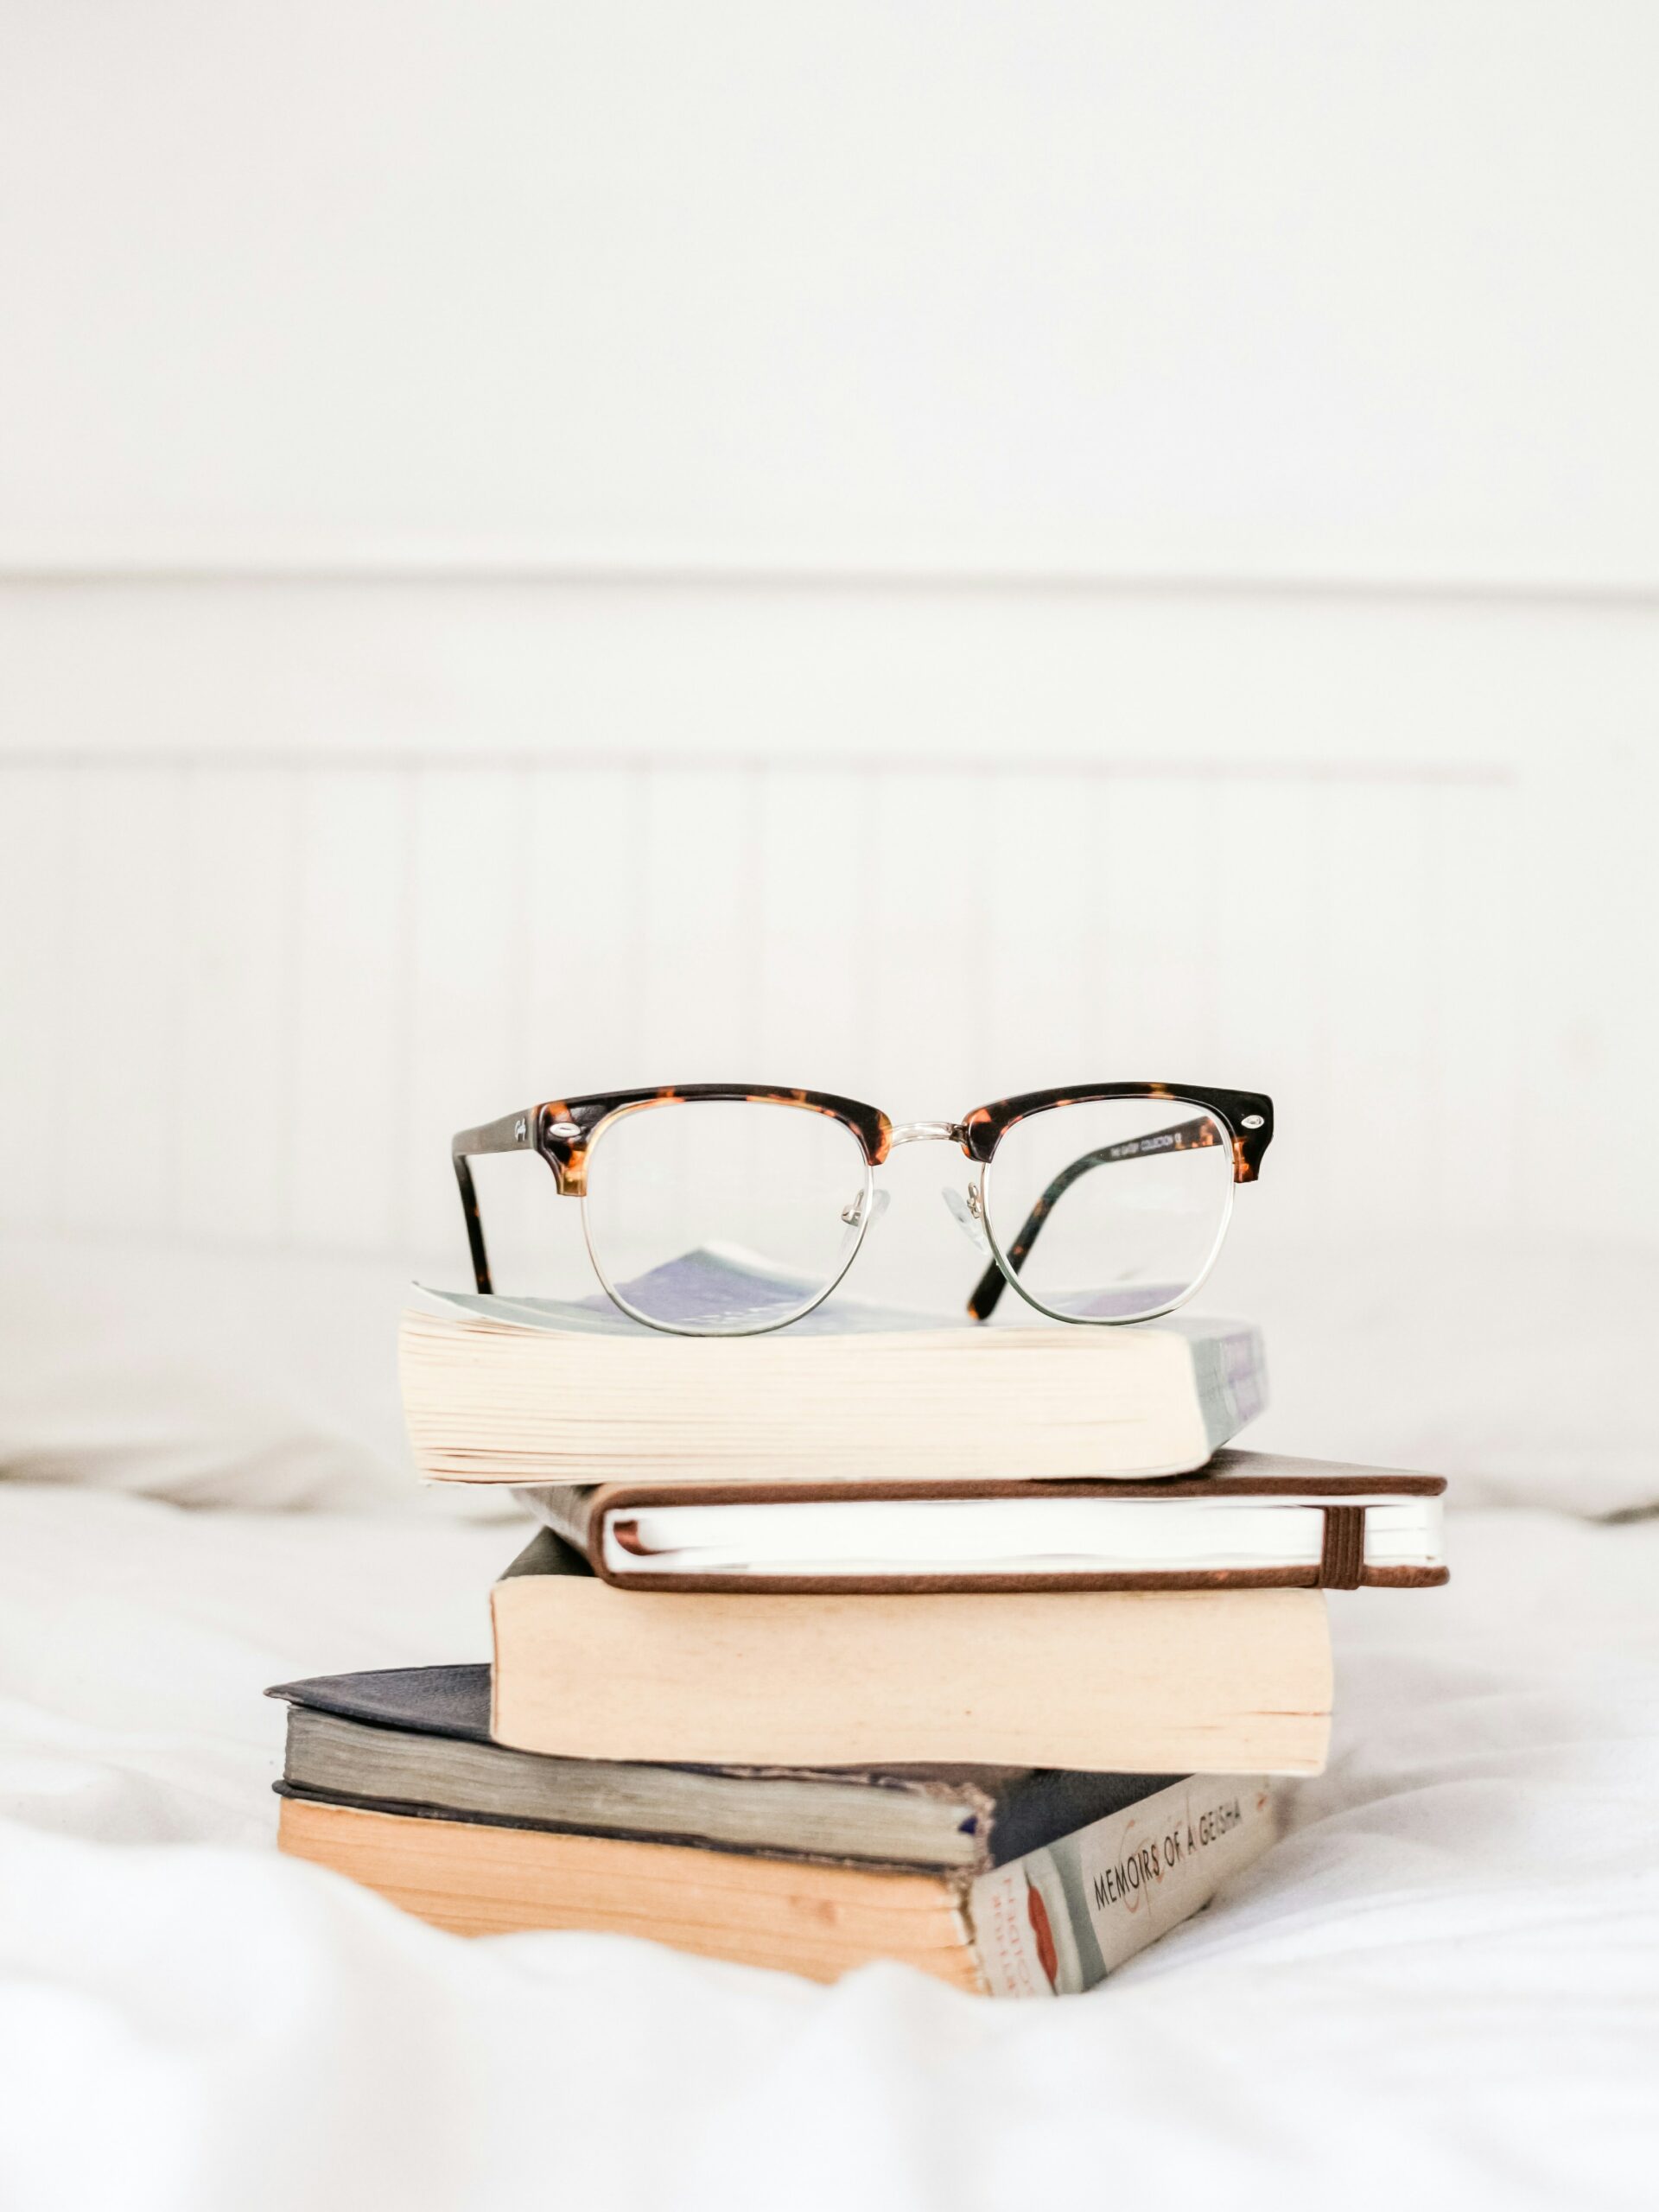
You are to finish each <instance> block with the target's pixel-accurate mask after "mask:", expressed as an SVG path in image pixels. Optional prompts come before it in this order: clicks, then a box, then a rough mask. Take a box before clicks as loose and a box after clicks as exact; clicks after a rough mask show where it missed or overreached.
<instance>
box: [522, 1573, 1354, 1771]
mask: <svg viewBox="0 0 1659 2212" xmlns="http://www.w3.org/2000/svg"><path fill="white" fill-rule="evenodd" d="M492 1606H493V1620H494V1630H495V1669H494V1707H493V1716H492V1722H491V1726H492V1730H493V1733H494V1735H495V1737H496V1739H497V1740H498V1742H500V1743H504V1744H511V1745H516V1746H518V1748H519V1749H521V1750H524V1751H550V1752H556V1753H561V1754H563V1755H565V1756H568V1757H572V1758H607V1759H661V1760H669V1761H678V1762H682V1763H689V1764H718V1765H757V1766H767V1765H774V1764H775V1765H786V1766H820V1765H828V1766H851V1765H892V1764H901V1763H908V1762H911V1761H917V1762H925V1763H928V1764H957V1763H969V1764H981V1765H988V1766H1039V1767H1050V1766H1052V1767H1073V1768H1082V1769H1086V1770H1092V1771H1096V1772H1113V1771H1116V1772H1119V1773H1131V1774H1236V1773H1262V1774H1317V1773H1318V1772H1319V1770H1320V1769H1321V1768H1322V1767H1323V1765H1324V1764H1325V1752H1326V1747H1327V1743H1328V1739H1329V1734H1330V1722H1331V1701H1332V1672H1331V1644H1330V1634H1329V1630H1328V1627H1327V1624H1326V1619H1325V1599H1324V1595H1323V1593H1322V1592H1319V1591H1317V1590H1247V1591H1225V1590H1223V1591H1171V1592H1166V1591H1144V1592H1142V1591H1135V1592H1123V1591H1053V1592H1035V1593H1033V1592H1007V1593H1000V1592H999V1593H980V1592H969V1593H951V1594H944V1595H924V1596H917V1595H902V1594H900V1595H894V1596H891V1597H888V1596H884V1595H876V1596H856V1597H792V1596H784V1597H770V1596H763V1595H750V1594H743V1595H740V1596H736V1597H726V1596H721V1595H715V1594H709V1593H703V1592H699V1593H696V1594H695V1595H683V1594H679V1593H671V1592H661V1593H652V1594H651V1595H649V1596H645V1595H640V1594H639V1593H637V1592H629V1591H624V1590H617V1589H613V1587H612V1586H610V1585H609V1584H608V1583H606V1582H601V1581H600V1580H597V1579H595V1578H593V1577H590V1576H582V1575H575V1574H518V1575H513V1576H511V1577H509V1578H508V1579H507V1580H505V1581H502V1582H499V1583H498V1584H497V1585H496V1586H495V1589H494V1592H493V1597H492Z"/></svg>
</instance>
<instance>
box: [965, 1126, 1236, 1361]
mask: <svg viewBox="0 0 1659 2212" xmlns="http://www.w3.org/2000/svg"><path fill="white" fill-rule="evenodd" d="M984 1196H985V1224H986V1227H987V1229H988V1231H989V1233H990V1237H991V1242H992V1243H993V1244H994V1245H995V1247H996V1249H997V1252H998V1253H999V1255H1001V1258H1002V1260H1003V1261H1004V1262H1005V1264H1006V1266H1007V1268H1008V1270H1009V1271H1010V1272H1011V1273H1012V1274H1014V1276H1015V1277H1016V1278H1017V1279H1018V1281H1019V1283H1020V1288H1021V1289H1022V1290H1023V1291H1024V1293H1025V1294H1026V1295H1027V1297H1028V1298H1029V1299H1030V1300H1032V1301H1033V1304H1035V1305H1037V1306H1041V1307H1042V1308H1043V1310H1044V1311H1045V1312H1046V1313H1052V1314H1056V1315H1058V1317H1059V1318H1060V1319H1064V1320H1069V1321H1134V1320H1140V1319H1145V1318H1146V1317H1147V1315H1149V1314H1153V1313H1165V1312H1166V1311H1167V1310H1168V1309H1169V1308H1170V1307H1171V1306H1179V1304H1180V1303H1181V1301H1182V1300H1184V1299H1185V1298H1189V1297H1191V1295H1192V1293H1193V1291H1194V1290H1196V1289H1197V1287H1198V1285H1199V1283H1201V1282H1202V1281H1203V1280H1204V1278H1205V1275H1206V1274H1208V1273H1209V1271H1210V1268H1211V1265H1212V1264H1213V1262H1214V1261H1215V1257H1216V1254H1217V1251H1218V1250H1219V1249H1220V1247H1221V1240H1222V1238H1223V1236H1224V1235H1225V1233H1226V1229H1227V1222H1228V1217H1229V1216H1230V1213H1231V1211H1232V1202H1233V1153H1232V1143H1231V1140H1230V1136H1229V1134H1228V1132H1227V1129H1226V1128H1225V1127H1224V1124H1223V1123H1222V1122H1220V1121H1218V1120H1217V1117H1216V1116H1214V1115H1213V1114H1211V1113H1210V1112H1209V1111H1208V1110H1207V1109H1205V1107H1202V1106H1199V1105H1198V1104H1196V1103H1193V1102H1192V1101H1190V1100H1186V1099H1181V1098H1151V1097H1146V1098H1141V1097H1136V1098H1109V1099H1097V1100H1092V1101H1087V1102H1079V1103H1077V1104H1074V1105H1070V1106H1055V1107H1051V1108H1050V1109H1048V1110H1047V1111H1046V1112H1044V1113H1040V1114H1033V1115H1030V1116H1027V1118H1026V1119H1025V1120H1024V1121H1022V1122H1015V1123H1014V1126H1013V1127H1012V1128H1010V1129H1008V1130H1007V1133H1006V1135H1004V1136H1003V1137H1002V1139H1001V1141H1000V1142H999V1144H998V1145H997V1147H996V1151H995V1155H994V1157H993V1159H992V1160H991V1164H990V1168H989V1170H988V1173H987V1174H986V1177H985V1194H984Z"/></svg>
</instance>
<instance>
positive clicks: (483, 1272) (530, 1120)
mask: <svg viewBox="0 0 1659 2212" xmlns="http://www.w3.org/2000/svg"><path fill="white" fill-rule="evenodd" d="M536 1116H537V1109H536V1108H535V1107H534V1106H531V1107H527V1108H526V1109H525V1110H524V1112H523V1113H522V1114H504V1115H503V1116H502V1117H501V1119H500V1120H499V1122H482V1123H480V1126H479V1127H478V1128H475V1129H457V1130H456V1132H455V1134H454V1136H453V1137H451V1138H450V1140H449V1158H450V1160H451V1163H452V1164H453V1166H454V1171H455V1181H456V1184H457V1185H458V1186H459V1188H460V1191H461V1212H462V1214H463V1215H464V1216H465V1217H466V1221H467V1249H468V1251H469V1252H470V1253H471V1254H472V1257H473V1281H474V1283H475V1284H476V1285H477V1286H478V1290H479V1294H480V1296H481V1297H484V1298H487V1297H489V1295H490V1294H491V1292H492V1290H493V1287H494V1286H493V1284H492V1282H491V1281H490V1255H489V1253H488V1251H487V1250H486V1247H485V1243H484V1224H483V1223H482V1221H480V1218H479V1212H478V1192H477V1189H476V1188H475V1186H474V1182H473V1171H472V1169H471V1168H470V1167H469V1166H467V1159H468V1157H469V1156H471V1155H474V1154H478V1153H483V1152H534V1151H535V1150H536V1148H537V1147H536Z"/></svg>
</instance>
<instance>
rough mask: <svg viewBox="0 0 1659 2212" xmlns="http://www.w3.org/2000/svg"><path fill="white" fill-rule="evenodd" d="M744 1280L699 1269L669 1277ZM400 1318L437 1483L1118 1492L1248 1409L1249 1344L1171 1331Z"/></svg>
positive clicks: (584, 1309) (850, 1322)
mask: <svg viewBox="0 0 1659 2212" xmlns="http://www.w3.org/2000/svg"><path fill="white" fill-rule="evenodd" d="M673 1265H674V1266H675V1267H678V1268H697V1269H698V1270H700V1271H701V1274H700V1276H699V1279H700V1280H701V1279H702V1274H707V1273H708V1272H709V1271H710V1270H720V1269H723V1270H724V1271H725V1272H726V1273H727V1274H730V1275H731V1276H732V1277H733V1278H734V1285H733V1288H732V1295H733V1297H734V1298H738V1297H741V1295H742V1286H743V1284H744V1282H745V1281H747V1277H746V1276H745V1275H744V1274H743V1273H742V1270H741V1268H737V1267H736V1266H735V1265H734V1263H731V1262H726V1261H723V1260H722V1259H721V1257H720V1256H719V1255H715V1254H709V1253H696V1254H691V1255H687V1256H686V1257H685V1258H684V1259H683V1260H681V1261H678V1262H674V1263H673ZM423 1295H424V1297H425V1299H426V1300H427V1302H426V1303H425V1304H424V1305H423V1306H412V1307H411V1308H410V1310H409V1311H408V1312H407V1313H405V1315H404V1323H403V1330H402V1335H401V1341H400V1358H401V1366H402V1372H403V1389H404V1414H405V1416H406V1418H407V1421H408V1424H409V1433H410V1443H411V1445H412V1446H413V1448H414V1454H415V1463H416V1466H417V1467H418V1469H419V1470H420V1471H421V1473H422V1474H423V1475H425V1476H427V1477H429V1478H432V1479H434V1480H437V1481H444V1482H470V1483H505V1484H541V1483H566V1484H569V1483H582V1484H593V1483H601V1482H610V1481H619V1480H640V1479H647V1478H648V1479H650V1480H652V1481H653V1482H664V1483H667V1482H688V1483H690V1482H698V1481H702V1482H707V1481H710V1480H716V1479H717V1480H719V1481H721V1482H746V1481H752V1480H753V1481H760V1482H766V1483H778V1482H784V1481H800V1482H814V1481H817V1482H839V1481H843V1480H848V1479H861V1480H865V1481H877V1480H883V1479H892V1480H896V1481H908V1482H914V1481H919V1480H926V1479H929V1478H934V1477H944V1478H948V1479H950V1481H952V1482H957V1483H966V1482H981V1481H995V1480H998V1479H1010V1480H1029V1479H1039V1480H1040V1479H1043V1478H1048V1479H1051V1480H1052V1479H1059V1478H1069V1477H1073V1476H1094V1477H1099V1478H1129V1479H1134V1478H1141V1477H1145V1476H1149V1475H1169V1474H1180V1473H1185V1472H1187V1471H1190V1470H1191V1469H1192V1468H1195V1467H1201V1466H1202V1465H1204V1464H1205V1460H1207V1459H1209V1458H1210V1456H1211V1453H1212V1452H1215V1451H1216V1450H1217V1449H1218V1448H1219V1447H1220V1446H1222V1445H1224V1444H1225V1443H1227V1442H1228V1441H1229V1440H1230V1439H1231V1438H1232V1437H1233V1436H1235V1435H1236V1434H1237V1433H1238V1432H1239V1430H1240V1429H1241V1428H1243V1426H1244V1424H1245V1423H1246V1422H1247V1421H1249V1420H1250V1419H1251V1418H1252V1417H1253V1416H1254V1415H1255V1414H1256V1413H1258V1412H1259V1411H1260V1410H1261V1408H1262V1405H1263V1404H1264V1403H1265V1402H1266V1370H1265V1365H1264V1362H1263V1357H1262V1341H1261V1338H1260V1337H1259V1336H1258V1335H1257V1333H1256V1332H1255V1330H1254V1329H1253V1328H1251V1327H1249V1325H1247V1324H1245V1323H1243V1322H1238V1321H1221V1320H1205V1319H1192V1318H1190V1317H1188V1316H1185V1315H1178V1316H1172V1317H1170V1318H1168V1319H1164V1320H1160V1321H1150V1322H1143V1323H1139V1324H1137V1325H1135V1326H1133V1327H1129V1328H1081V1327H1078V1326H1077V1325H1075V1324H1073V1325H1065V1324H1057V1325H1052V1326H1031V1327H1025V1326H1020V1327H1003V1326H1001V1325H995V1326H993V1325H985V1324H983V1323H980V1322H974V1321H969V1320H965V1319H960V1318H957V1319H938V1318H935V1317H931V1316H929V1315H927V1314H922V1313H902V1312H896V1311H889V1310H887V1309H882V1308H876V1307H872V1306H861V1305H859V1304H857V1303H856V1302H855V1301H853V1300H842V1299H839V1298H832V1299H830V1300H829V1301H828V1303H827V1304H825V1305H824V1306H820V1307H819V1308H818V1309H817V1312H816V1313H810V1314H808V1315H807V1316H806V1317H805V1319H803V1320H800V1321H798V1322H796V1323H794V1324H792V1325H791V1326H790V1327H789V1328H786V1329H780V1330H777V1331H775V1332H772V1333H771V1334H769V1335H762V1336H750V1337H700V1338H690V1337H676V1336H670V1335H666V1334H664V1332H662V1331H660V1330H656V1329H649V1328H646V1327H645V1326H644V1325H642V1324H641V1323H639V1322H637V1321H633V1320H631V1319H629V1318H628V1316H627V1315H626V1314H625V1313H621V1312H620V1311H619V1310H618V1309H617V1308H616V1307H615V1306H613V1305H611V1304H610V1302H609V1301H608V1300H602V1299H601V1300H591V1301H569V1302H565V1301H559V1300H534V1299H515V1298H499V1297H496V1298H486V1297H480V1296H477V1295H475V1294H473V1293H471V1292H445V1293H435V1292H429V1293H425V1294H423Z"/></svg>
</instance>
